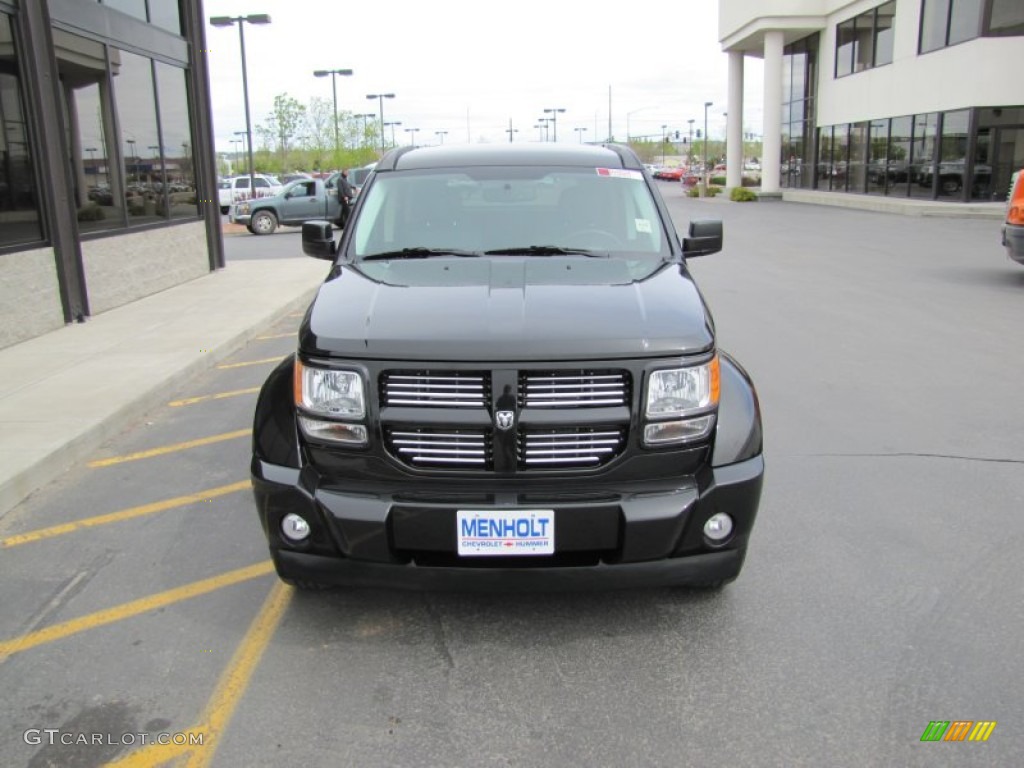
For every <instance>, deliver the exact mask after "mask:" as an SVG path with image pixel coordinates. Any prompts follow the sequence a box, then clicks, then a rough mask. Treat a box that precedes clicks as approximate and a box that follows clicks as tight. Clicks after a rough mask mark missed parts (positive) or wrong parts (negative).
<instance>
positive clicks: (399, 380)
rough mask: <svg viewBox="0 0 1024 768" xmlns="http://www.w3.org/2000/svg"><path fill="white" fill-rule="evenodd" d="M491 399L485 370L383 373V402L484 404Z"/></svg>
mask: <svg viewBox="0 0 1024 768" xmlns="http://www.w3.org/2000/svg"><path fill="white" fill-rule="evenodd" d="M488 400H489V395H488V380H487V377H486V375H485V374H483V373H459V372H455V371H441V372H437V373H434V372H432V371H422V372H402V373H398V372H394V371H387V372H385V373H384V374H382V376H381V404H382V405H385V406H388V405H413V406H440V407H444V408H483V407H485V406H486V405H487V402H488Z"/></svg>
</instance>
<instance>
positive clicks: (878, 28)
mask: <svg viewBox="0 0 1024 768" xmlns="http://www.w3.org/2000/svg"><path fill="white" fill-rule="evenodd" d="M895 15H896V3H895V2H891V3H886V4H885V5H880V6H878V9H877V14H876V16H875V66H876V67H880V66H882V65H883V64H891V63H892V41H893V29H892V25H893V17H894V16H895Z"/></svg>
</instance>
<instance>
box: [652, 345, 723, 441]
mask: <svg viewBox="0 0 1024 768" xmlns="http://www.w3.org/2000/svg"><path fill="white" fill-rule="evenodd" d="M719 375H720V368H719V361H718V355H715V356H714V357H713V358H712V359H711V360H709V361H708V362H706V363H704V364H703V365H695V366H691V367H688V368H665V369H662V370H658V371H652V372H651V377H650V379H649V380H648V382H647V402H646V405H645V407H644V416H645V417H646V418H647V419H649V420H651V423H650V424H647V425H645V427H644V444H645V445H650V446H660V445H672V444H679V443H690V442H694V441H696V440H702V439H704V438H706V437H707V436H708V435H710V434H711V430H712V429H713V428H714V426H715V408H716V407H717V406H718V397H719V389H720V380H719Z"/></svg>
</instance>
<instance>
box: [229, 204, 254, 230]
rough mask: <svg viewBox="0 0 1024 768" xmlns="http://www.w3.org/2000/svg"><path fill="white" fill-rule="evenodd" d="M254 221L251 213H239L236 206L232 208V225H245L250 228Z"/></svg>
mask: <svg viewBox="0 0 1024 768" xmlns="http://www.w3.org/2000/svg"><path fill="white" fill-rule="evenodd" d="M251 219H252V215H251V214H249V213H239V212H238V211H237V210H235V206H231V210H230V212H229V213H228V220H229V221H230V222H231V223H232V224H243V225H245V226H249V221H250V220H251Z"/></svg>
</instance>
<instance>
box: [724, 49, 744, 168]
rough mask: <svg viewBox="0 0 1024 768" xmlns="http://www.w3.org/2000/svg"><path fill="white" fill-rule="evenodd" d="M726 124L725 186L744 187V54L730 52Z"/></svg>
mask: <svg viewBox="0 0 1024 768" xmlns="http://www.w3.org/2000/svg"><path fill="white" fill-rule="evenodd" d="M726 112H728V113H729V116H728V117H727V118H726V124H725V132H726V136H725V186H726V187H727V188H732V187H739V186H742V185H743V52H742V51H729V98H728V107H727V108H726Z"/></svg>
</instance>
